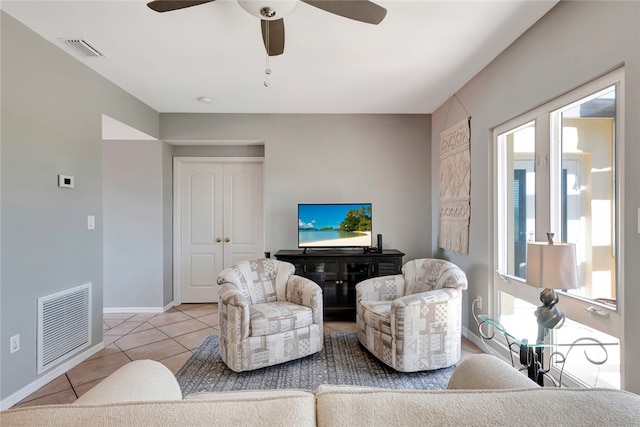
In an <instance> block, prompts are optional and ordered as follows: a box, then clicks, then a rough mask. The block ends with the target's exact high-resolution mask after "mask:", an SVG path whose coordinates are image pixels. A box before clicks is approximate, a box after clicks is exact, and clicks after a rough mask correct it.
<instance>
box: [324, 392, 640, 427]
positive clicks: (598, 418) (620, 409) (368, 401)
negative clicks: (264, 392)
mask: <svg viewBox="0 0 640 427" xmlns="http://www.w3.org/2000/svg"><path fill="white" fill-rule="evenodd" d="M316 405H317V408H316V410H317V421H318V426H320V427H322V426H333V427H341V426H344V427H351V426H355V425H362V426H406V425H421V426H461V425H487V426H494V425H501V426H507V425H522V424H530V425H534V424H535V425H593V426H614V425H615V426H622V425H638V420H640V396H638V395H635V394H632V393H628V392H624V391H619V390H611V389H558V388H542V387H540V388H537V389H508V390H474V391H471V390H443V391H435V390H433V391H424V390H385V389H376V388H371V387H352V386H329V385H323V386H320V387H319V388H318V391H317V393H316Z"/></svg>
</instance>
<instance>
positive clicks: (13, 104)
mask: <svg viewBox="0 0 640 427" xmlns="http://www.w3.org/2000/svg"><path fill="white" fill-rule="evenodd" d="M1 31H2V38H1V39H2V49H1V55H2V58H1V59H2V64H1V66H2V73H1V74H2V81H1V85H2V100H1V102H2V130H1V136H2V160H1V161H2V164H1V168H0V169H1V172H2V176H1V179H0V182H1V185H2V189H1V197H2V200H1V209H2V224H1V228H2V230H1V233H2V242H1V245H2V250H1V256H2V257H1V259H0V264H1V266H2V267H1V271H2V276H1V285H0V290H1V294H2V298H1V300H0V301H1V303H0V304H1V306H0V357H1V366H0V377H1V378H2V380H1V385H0V387H1V388H0V398H1V399H3V400H4V399H6V398H7V397H8V396H10V395H12V394H13V393H15V392H16V391H18V390H20V389H21V388H23V387H25V386H27V385H28V384H30V383H32V382H33V381H35V380H36V379H37V374H36V344H35V343H36V317H37V316H36V300H37V298H38V297H40V296H43V295H48V294H51V293H54V292H57V291H61V290H64V289H67V288H70V287H73V286H76V285H79V284H83V283H86V282H91V283H92V284H93V294H92V295H93V299H92V315H91V321H92V340H91V344H92V345H97V344H99V343H100V342H101V341H102V297H103V283H102V272H103V271H102V233H103V231H102V226H103V218H102V136H101V135H102V114H103V113H104V114H107V115H109V116H111V117H113V118H115V119H117V120H119V121H122V122H124V123H127V124H129V125H131V126H133V127H135V128H137V129H140V130H142V131H144V132H145V133H147V134H149V135H153V136H157V135H158V120H159V116H158V113H157V112H155V111H153V110H152V109H150V108H149V107H148V106H146V105H144V104H143V103H141V102H140V101H138V100H137V99H135V98H134V97H132V96H131V95H129V94H127V93H126V92H124V91H123V90H121V89H119V88H118V87H116V86H115V85H113V84H112V83H111V82H109V81H107V80H106V79H104V78H102V77H99V76H98V75H97V74H96V73H94V72H93V71H91V70H89V69H88V68H87V67H86V66H84V65H83V64H82V63H80V62H79V61H78V60H77V59H75V58H73V57H72V56H70V55H69V54H67V53H65V52H63V51H62V50H61V49H60V48H58V47H56V46H54V45H52V44H51V43H49V42H47V41H45V40H44V39H42V38H41V37H40V36H38V35H36V34H35V33H33V32H32V31H30V30H28V29H27V28H26V27H24V26H23V25H22V24H20V23H18V22H17V21H15V20H14V19H13V18H12V17H10V16H9V15H7V14H5V13H4V12H2V13H1ZM58 174H69V175H74V176H75V179H76V188H75V189H73V190H70V189H61V188H58V187H57V175H58ZM87 215H95V216H96V229H95V230H92V231H90V230H87ZM14 334H20V344H21V349H20V351H19V352H17V353H14V354H10V353H9V337H10V336H12V335H14Z"/></svg>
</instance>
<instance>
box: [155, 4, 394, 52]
mask: <svg viewBox="0 0 640 427" xmlns="http://www.w3.org/2000/svg"><path fill="white" fill-rule="evenodd" d="M213 1H215V0H153V1H151V2H149V3H147V6H149V7H150V8H151V9H153V10H155V11H156V12H170V11H172V10H178V9H184V8H187V7H191V6H197V5H200V4H204V3H211V2H213ZM298 1H302V2H304V3H307V4H309V5H311V6H314V7H317V8H318V9H322V10H324V11H326V12H329V13H333V14H335V15H339V16H343V17H345V18H349V19H353V20H355V21H360V22H365V23H368V24H374V25H376V24H379V23H380V22H382V20H383V19H384V17H385V16H386V14H387V10H386V9H385V8H383V7H381V6H379V5H377V4H375V3H373V2H371V1H369V0H238V3H239V4H240V6H242V8H243V9H244V10H246V11H247V12H249V13H250V14H252V15H253V16H256V17H258V18H260V21H261V26H262V40H263V42H264V46H265V49H266V50H267V53H268V56H276V55H281V54H282V53H283V52H284V19H283V17H284V16H286V15H288V14H289V13H291V12H292V11H293V9H295V7H296V5H297V4H298Z"/></svg>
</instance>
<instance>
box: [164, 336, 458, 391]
mask: <svg viewBox="0 0 640 427" xmlns="http://www.w3.org/2000/svg"><path fill="white" fill-rule="evenodd" d="M453 369H454V367H449V368H444V369H438V370H435V371H424V372H412V373H405V372H397V371H395V370H394V369H392V368H389V367H388V366H386V365H385V364H384V363H382V362H380V361H379V360H378V359H376V358H375V357H373V356H372V355H371V354H370V353H369V352H368V351H367V350H366V349H365V348H364V347H362V346H361V345H360V344H359V343H358V340H357V339H356V334H355V333H332V334H325V335H324V348H323V349H322V351H321V352H320V353H316V354H314V355H311V356H307V357H304V358H302V359H298V360H294V361H291V362H287V363H282V364H280V365H276V366H269V367H266V368H262V369H257V370H255V371H249V372H240V373H236V372H234V371H232V370H231V369H229V368H228V367H227V366H226V365H225V364H224V362H222V359H221V358H220V355H219V353H218V337H217V336H216V335H212V336H209V337H208V338H206V339H205V340H204V342H203V343H202V344H201V345H200V347H198V349H197V350H196V351H195V352H194V353H193V355H192V356H191V357H190V358H189V360H187V362H186V363H185V364H184V366H182V368H180V370H179V371H178V373H177V374H176V378H177V380H178V384H180V388H181V389H182V394H183V395H184V396H186V395H188V394H191V393H196V392H202V391H230V390H257V389H282V388H295V389H301V390H310V391H315V390H316V389H317V388H318V386H319V385H321V384H348V385H359V386H369V387H382V388H393V389H419V390H441V389H445V388H446V387H447V384H448V383H449V378H450V377H451V373H452V372H453Z"/></svg>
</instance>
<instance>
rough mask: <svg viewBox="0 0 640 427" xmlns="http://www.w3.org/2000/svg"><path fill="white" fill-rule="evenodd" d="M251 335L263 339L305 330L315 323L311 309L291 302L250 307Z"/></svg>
mask: <svg viewBox="0 0 640 427" xmlns="http://www.w3.org/2000/svg"><path fill="white" fill-rule="evenodd" d="M249 313H250V320H249V335H251V336H252V337H262V336H265V335H273V334H279V333H280V332H288V331H293V330H295V329H299V328H304V327H306V326H309V325H311V324H312V323H313V313H312V311H311V309H310V308H309V307H305V306H302V305H298V304H293V303H290V302H273V303H265V304H255V305H252V306H250V307H249Z"/></svg>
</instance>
